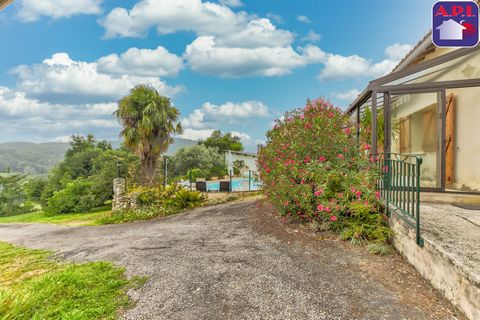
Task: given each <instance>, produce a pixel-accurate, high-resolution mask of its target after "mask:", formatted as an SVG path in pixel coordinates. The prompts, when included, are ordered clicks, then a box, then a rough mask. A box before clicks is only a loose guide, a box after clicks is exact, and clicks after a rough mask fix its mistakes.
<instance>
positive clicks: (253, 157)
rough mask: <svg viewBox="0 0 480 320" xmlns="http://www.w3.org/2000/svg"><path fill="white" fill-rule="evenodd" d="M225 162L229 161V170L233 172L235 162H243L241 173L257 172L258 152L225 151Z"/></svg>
mask: <svg viewBox="0 0 480 320" xmlns="http://www.w3.org/2000/svg"><path fill="white" fill-rule="evenodd" d="M224 154H225V162H226V163H227V168H228V172H233V167H234V165H235V162H237V161H238V162H240V163H242V164H243V166H242V167H241V168H239V170H240V175H245V174H248V172H249V171H252V172H257V171H258V168H257V154H255V153H249V152H241V151H231V150H227V151H224ZM238 162H237V163H238Z"/></svg>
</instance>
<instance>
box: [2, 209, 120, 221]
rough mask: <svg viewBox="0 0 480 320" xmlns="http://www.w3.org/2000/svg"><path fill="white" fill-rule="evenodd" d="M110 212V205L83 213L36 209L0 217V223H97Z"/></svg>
mask: <svg viewBox="0 0 480 320" xmlns="http://www.w3.org/2000/svg"><path fill="white" fill-rule="evenodd" d="M110 214H111V206H103V207H99V208H95V209H93V210H91V211H89V212H84V213H67V214H57V215H53V216H52V215H45V213H44V212H43V211H36V212H30V213H24V214H18V215H14V216H6V217H0V223H52V224H63V225H72V226H91V225H98V224H99V223H98V220H100V219H101V218H103V217H105V216H108V215H110Z"/></svg>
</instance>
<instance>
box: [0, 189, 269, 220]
mask: <svg viewBox="0 0 480 320" xmlns="http://www.w3.org/2000/svg"><path fill="white" fill-rule="evenodd" d="M260 197H261V195H260V193H259V192H234V193H230V194H229V193H209V194H208V199H207V201H206V203H205V205H207V206H210V205H216V204H221V203H226V202H230V201H235V200H246V199H252V198H260ZM111 209H112V207H111V205H105V206H103V207H99V208H96V209H93V210H91V211H89V212H84V213H67V214H58V215H54V216H46V215H45V214H44V213H43V211H36V212H30V213H24V214H18V215H14V216H7V217H0V223H52V224H62V225H67V226H95V225H102V224H118V223H126V222H133V221H139V220H148V219H153V218H157V217H162V216H168V215H172V214H176V213H179V212H182V211H183V210H171V209H162V210H142V211H138V212H130V211H128V212H122V213H118V214H115V215H112V211H111Z"/></svg>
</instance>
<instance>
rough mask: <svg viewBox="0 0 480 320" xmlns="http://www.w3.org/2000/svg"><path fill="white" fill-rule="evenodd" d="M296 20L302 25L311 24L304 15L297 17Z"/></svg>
mask: <svg viewBox="0 0 480 320" xmlns="http://www.w3.org/2000/svg"><path fill="white" fill-rule="evenodd" d="M297 20H298V21H300V22H303V23H312V20H310V19H309V18H308V17H307V16H304V15H300V16H297Z"/></svg>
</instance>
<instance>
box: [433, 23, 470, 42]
mask: <svg viewBox="0 0 480 320" xmlns="http://www.w3.org/2000/svg"><path fill="white" fill-rule="evenodd" d="M436 29H437V30H439V31H440V40H462V39H463V30H466V29H467V28H466V27H464V26H463V25H461V24H460V23H458V22H456V21H455V20H453V19H449V20H447V21H444V22H443V23H442V24H441V25H439V26H438V27H437V28H436Z"/></svg>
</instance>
